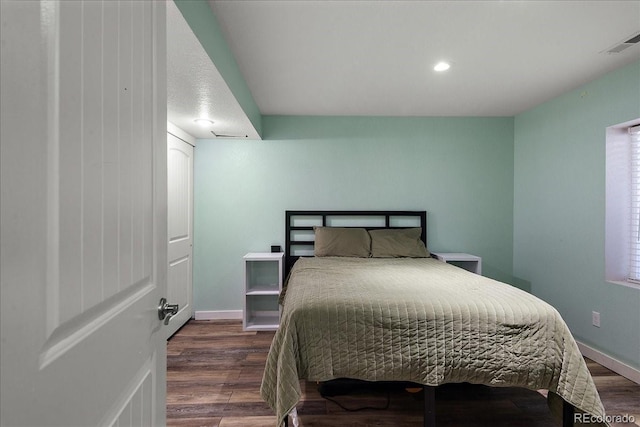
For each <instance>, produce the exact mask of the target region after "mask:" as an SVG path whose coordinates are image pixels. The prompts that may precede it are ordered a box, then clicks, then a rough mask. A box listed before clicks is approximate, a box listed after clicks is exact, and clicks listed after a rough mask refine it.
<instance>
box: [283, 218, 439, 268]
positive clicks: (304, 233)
mask: <svg viewBox="0 0 640 427" xmlns="http://www.w3.org/2000/svg"><path fill="white" fill-rule="evenodd" d="M314 226H321V227H361V228H366V229H367V230H376V229H382V228H411V227H422V236H421V238H422V241H423V242H424V243H425V245H426V244H427V211H285V233H286V236H285V268H284V270H285V271H284V274H285V277H286V275H287V274H289V270H291V267H293V264H294V263H295V262H296V260H297V259H298V258H299V257H301V256H313V246H314V234H313V227H314ZM427 247H428V246H427Z"/></svg>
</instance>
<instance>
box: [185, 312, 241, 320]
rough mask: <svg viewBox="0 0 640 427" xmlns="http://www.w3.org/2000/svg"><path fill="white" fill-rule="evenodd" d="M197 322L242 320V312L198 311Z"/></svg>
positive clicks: (196, 314)
mask: <svg viewBox="0 0 640 427" xmlns="http://www.w3.org/2000/svg"><path fill="white" fill-rule="evenodd" d="M195 319H196V320H235V319H238V320H242V310H212V311H196V313H195Z"/></svg>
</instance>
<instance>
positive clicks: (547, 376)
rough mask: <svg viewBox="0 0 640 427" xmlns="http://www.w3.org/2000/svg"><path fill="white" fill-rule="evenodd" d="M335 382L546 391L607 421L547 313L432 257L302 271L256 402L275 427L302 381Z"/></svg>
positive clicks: (528, 298)
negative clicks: (272, 415) (270, 415)
mask: <svg viewBox="0 0 640 427" xmlns="http://www.w3.org/2000/svg"><path fill="white" fill-rule="evenodd" d="M335 378H354V379H361V380H368V381H412V382H416V383H420V384H425V385H431V386H437V385H440V384H444V383H460V382H468V383H475V384H486V385H490V386H497V387H503V386H504V387H507V386H519V387H526V388H529V389H533V390H538V389H547V390H549V391H550V392H552V393H549V395H550V396H552V395H553V393H556V394H557V395H559V396H560V397H562V398H563V399H564V400H566V401H567V402H569V403H571V404H572V405H573V406H574V407H576V408H578V409H579V410H580V411H583V412H586V413H589V414H591V415H592V416H596V417H602V418H604V408H603V406H602V403H601V402H600V397H599V396H598V392H597V390H596V388H595V385H594V383H593V380H592V378H591V375H590V373H589V371H588V369H587V367H586V364H585V362H584V360H583V358H582V356H581V354H580V351H579V350H578V347H577V345H576V342H575V340H574V339H573V337H572V335H571V333H570V332H569V329H568V328H567V325H566V324H565V322H564V321H563V320H562V318H561V316H560V314H559V313H558V312H557V311H556V310H555V309H554V308H553V307H552V306H550V305H549V304H547V303H545V302H543V301H541V300H540V299H538V298H536V297H534V296H533V295H530V294H528V293H526V292H524V291H521V290H519V289H517V288H514V287H512V286H509V285H506V284H504V283H500V282H497V281H495V280H492V279H489V278H486V277H482V276H479V275H476V274H473V273H469V272H467V271H465V270H463V269H460V268H457V267H455V266H452V265H450V264H445V263H443V262H440V261H437V260H435V259H431V258H426V259H424V258H423V259H412V258H395V259H380V258H333V257H327V258H301V259H299V260H298V262H297V263H296V264H295V265H294V267H293V269H292V271H291V275H290V277H289V282H288V288H287V291H286V296H285V298H284V305H283V311H282V318H281V322H280V328H279V329H278V331H277V332H276V335H275V337H274V339H273V342H272V344H271V349H270V351H269V356H268V359H267V363H266V367H265V372H264V377H263V380H262V386H261V390H260V393H261V395H262V398H263V399H264V400H265V401H266V402H267V403H268V404H269V406H270V407H271V408H272V409H273V410H274V411H275V413H276V415H277V419H278V424H277V425H278V426H279V425H281V423H282V421H283V419H284V417H285V416H286V415H287V414H288V413H289V412H290V411H291V410H292V409H293V408H294V407H295V405H296V403H297V402H298V400H299V399H300V396H301V390H300V382H299V380H301V379H306V380H309V381H326V380H330V379H335Z"/></svg>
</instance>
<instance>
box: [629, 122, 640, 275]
mask: <svg viewBox="0 0 640 427" xmlns="http://www.w3.org/2000/svg"><path fill="white" fill-rule="evenodd" d="M628 132H629V144H630V153H631V159H630V162H631V165H630V169H631V226H630V233H631V235H630V238H629V240H630V245H631V246H630V249H629V257H630V259H629V276H628V277H629V280H630V281H632V282H635V283H640V125H637V126H632V127H629V129H628Z"/></svg>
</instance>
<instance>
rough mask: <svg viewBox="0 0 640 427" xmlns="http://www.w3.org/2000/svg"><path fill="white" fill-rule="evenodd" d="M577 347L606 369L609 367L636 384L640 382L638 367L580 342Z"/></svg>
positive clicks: (584, 354)
mask: <svg viewBox="0 0 640 427" xmlns="http://www.w3.org/2000/svg"><path fill="white" fill-rule="evenodd" d="M578 348H579V349H580V352H581V353H582V355H583V356H585V357H588V358H589V359H591V360H593V361H594V362H597V363H599V364H601V365H602V366H604V367H605V368H607V369H611V370H612V371H613V372H615V373H616V374H618V375H622V376H623V377H625V378H628V379H630V380H631V381H633V382H634V383H636V384H640V371H639V370H638V369H636V368H634V367H632V366H629V365H627V364H626V363H624V362H621V361H619V360H617V359H614V358H613V357H611V356H609V355H607V354H604V353H602V352H601V351H600V350H596V349H595V348H593V347H589V346H588V345H586V344H583V343H581V342H578Z"/></svg>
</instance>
